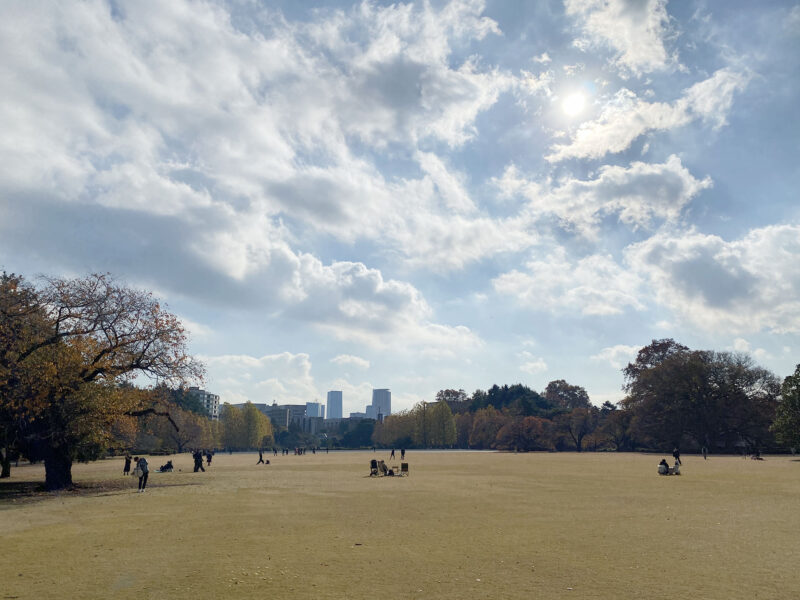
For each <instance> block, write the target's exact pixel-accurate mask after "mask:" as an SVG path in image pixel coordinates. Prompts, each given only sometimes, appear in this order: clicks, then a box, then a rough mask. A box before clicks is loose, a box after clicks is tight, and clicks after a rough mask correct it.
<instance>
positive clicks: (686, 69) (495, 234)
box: [0, 0, 800, 414]
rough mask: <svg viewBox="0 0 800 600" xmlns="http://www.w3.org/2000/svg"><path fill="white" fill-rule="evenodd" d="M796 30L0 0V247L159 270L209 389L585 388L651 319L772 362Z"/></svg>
mask: <svg viewBox="0 0 800 600" xmlns="http://www.w3.org/2000/svg"><path fill="white" fill-rule="evenodd" d="M798 44H800V5H798V4H797V2H796V1H789V0H786V1H782V0H774V1H768V2H759V3H753V2H747V1H744V0H732V1H730V2H724V3H710V2H704V1H699V2H693V3H680V2H676V1H672V2H669V1H667V0H637V1H635V2H634V1H627V0H608V1H605V0H604V1H600V0H563V1H562V0H544V1H542V2H531V3H525V2H507V1H504V0H485V1H484V0H432V1H430V2H422V1H419V2H410V1H409V2H395V3H386V2H377V1H374V2H369V1H364V2H361V1H359V2H352V1H344V0H324V1H323V0H320V1H318V2H308V3H305V2H303V3H298V2H294V1H291V0H276V1H275V2H270V3H266V4H264V3H241V2H232V1H226V0H218V1H217V0H215V1H210V0H209V1H204V0H196V1H192V2H189V1H188V0H173V1H171V2H169V3H161V2H155V1H144V2H136V3H119V2H116V1H111V0H109V1H104V0H89V1H87V2H83V3H80V4H69V5H66V4H63V3H58V2H55V1H43V2H36V3H5V4H3V5H2V6H0V51H1V52H2V53H3V56H4V61H3V65H2V70H3V74H4V77H3V80H4V90H3V94H2V95H1V96H0V126H2V128H3V132H4V135H3V136H2V139H0V269H2V270H6V271H9V272H16V273H20V274H22V275H24V276H25V277H26V278H28V279H30V280H31V281H37V279H36V278H37V277H38V276H39V275H48V276H65V277H72V276H81V275H85V274H87V273H92V272H95V273H111V274H112V275H113V276H114V277H116V278H117V279H118V280H119V281H120V282H123V283H125V284H127V285H130V286H133V287H137V288H142V289H147V290H151V291H152V292H153V294H154V295H155V296H156V297H158V298H159V299H160V300H162V301H163V302H164V303H165V304H166V305H167V306H168V307H169V310H171V311H172V312H174V313H175V314H176V315H177V316H178V317H179V318H180V319H181V320H182V321H183V322H184V323H185V324H186V327H187V329H188V332H189V335H190V339H189V344H188V348H189V351H190V352H191V353H193V354H195V355H196V356H198V357H199V358H200V359H201V360H202V361H203V362H204V363H205V364H206V366H207V377H206V380H205V381H204V382H202V383H200V382H197V384H199V385H200V386H201V387H202V388H203V389H208V390H213V392H214V394H218V395H219V396H220V398H221V400H222V401H223V402H229V403H231V404H236V403H240V402H245V401H248V400H249V401H253V402H256V401H258V400H259V399H268V400H266V401H267V402H270V403H271V402H272V400H273V399H280V401H281V402H286V403H298V404H299V403H305V402H307V401H315V400H316V401H320V402H321V399H322V398H325V397H326V391H327V390H339V391H342V393H343V406H342V412H343V414H348V413H349V412H358V411H361V410H363V409H364V406H365V405H367V404H368V403H369V398H370V397H371V393H372V390H373V389H381V388H386V389H391V390H392V391H393V392H392V404H393V406H392V408H393V410H395V412H398V411H401V410H404V409H408V408H411V407H412V406H413V405H414V404H415V403H417V402H420V401H423V400H424V401H432V400H434V398H435V395H436V392H437V391H439V390H441V389H448V388H453V389H464V390H465V391H466V392H467V393H468V394H471V393H472V392H473V391H475V390H476V389H484V390H485V389H488V388H489V387H491V386H492V385H495V384H497V385H504V384H509V385H511V384H515V383H521V384H524V385H527V386H528V387H530V388H532V389H534V390H536V391H538V392H541V391H542V390H543V389H544V388H545V387H546V385H547V383H548V382H550V381H553V380H560V379H563V380H566V381H568V382H569V383H570V384H573V385H578V386H582V387H584V388H585V389H586V390H587V392H588V393H589V396H590V398H591V401H592V402H593V403H594V404H595V405H600V404H602V403H603V402H604V401H611V402H616V401H618V400H620V399H621V398H622V396H623V392H622V385H623V383H624V380H623V375H622V372H621V369H622V368H623V367H624V366H625V365H626V364H627V362H628V361H630V360H631V359H632V358H633V357H634V356H635V353H636V351H637V350H638V349H639V348H641V347H643V346H645V345H647V344H648V343H649V342H650V341H651V340H652V339H660V338H673V339H675V340H677V341H678V342H680V343H682V344H685V345H687V346H689V347H691V348H694V349H703V350H717V351H731V352H746V353H748V354H749V355H751V356H752V357H753V359H754V361H755V362H756V363H758V364H759V365H762V366H764V367H765V368H767V369H770V370H771V371H773V372H774V373H775V374H776V375H778V376H779V377H781V378H783V377H785V376H787V375H789V374H790V373H792V372H793V371H794V367H795V365H796V364H797V363H798V362H800V304H798V302H797V298H798V297H799V296H800V269H798V268H797V264H800V204H798V202H797V198H796V196H797V193H796V190H797V189H798V187H799V186H800V171H798V169H797V158H796V157H797V156H798V154H800V148H798V141H797V140H799V139H800V121H799V120H798V119H797V118H796V116H795V113H796V99H797V98H798V97H800V53H798V52H797V48H798ZM193 385H194V383H193ZM378 386H381V388H379V387H378Z"/></svg>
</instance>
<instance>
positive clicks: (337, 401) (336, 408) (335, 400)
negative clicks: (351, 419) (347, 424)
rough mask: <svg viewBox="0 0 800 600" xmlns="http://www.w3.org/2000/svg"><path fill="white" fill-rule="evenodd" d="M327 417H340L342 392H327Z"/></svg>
mask: <svg viewBox="0 0 800 600" xmlns="http://www.w3.org/2000/svg"><path fill="white" fill-rule="evenodd" d="M328 418H329V419H341V418H342V392H336V391H333V392H328Z"/></svg>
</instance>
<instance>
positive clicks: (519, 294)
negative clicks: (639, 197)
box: [492, 248, 644, 315]
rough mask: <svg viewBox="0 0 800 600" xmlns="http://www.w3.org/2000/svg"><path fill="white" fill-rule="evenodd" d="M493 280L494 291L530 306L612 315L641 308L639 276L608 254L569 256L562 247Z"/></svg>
mask: <svg viewBox="0 0 800 600" xmlns="http://www.w3.org/2000/svg"><path fill="white" fill-rule="evenodd" d="M526 267H527V270H526V271H524V272H522V271H518V270H513V271H510V272H508V273H504V274H502V275H500V276H498V277H496V278H495V279H493V280H492V285H493V286H494V289H495V291H497V292H498V293H501V294H505V295H508V296H511V297H513V298H514V299H515V300H516V301H517V302H518V303H519V304H520V305H522V306H525V307H527V308H529V309H531V310H545V311H548V312H554V313H567V312H579V313H581V314H583V315H615V314H621V313H622V312H624V311H625V310H626V309H628V308H633V309H636V310H641V309H643V308H644V305H643V304H642V302H641V301H640V300H639V295H640V285H641V282H640V280H639V278H638V277H637V276H636V275H634V274H632V273H630V272H628V271H627V270H626V269H624V268H623V267H621V266H620V265H618V264H617V263H616V262H615V261H614V260H613V259H612V258H611V257H610V256H604V255H593V256H587V257H585V258H581V259H579V260H571V259H570V258H569V257H568V256H567V254H566V251H565V250H564V249H563V248H556V249H555V250H553V251H552V252H551V253H550V254H549V255H547V256H543V257H541V258H539V259H532V260H530V261H528V262H527V263H526Z"/></svg>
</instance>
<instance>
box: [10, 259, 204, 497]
mask: <svg viewBox="0 0 800 600" xmlns="http://www.w3.org/2000/svg"><path fill="white" fill-rule="evenodd" d="M0 306H2V307H3V309H2V318H0V344H2V346H0V419H2V426H1V427H2V430H3V431H4V432H5V434H4V435H5V436H6V437H7V438H8V437H11V438H13V440H14V443H15V444H16V446H17V447H18V448H19V449H20V450H21V451H22V452H24V453H25V455H26V456H28V457H30V458H35V459H41V460H43V461H44V464H45V485H46V487H47V488H48V489H51V490H53V489H61V488H64V487H68V486H71V485H72V464H73V462H74V461H75V460H91V459H95V458H97V457H98V456H100V454H101V452H102V451H103V449H104V448H105V446H106V445H107V444H108V443H109V442H110V441H111V437H112V431H113V426H114V424H115V423H117V422H118V420H119V418H120V417H121V416H124V415H128V416H141V415H145V414H149V413H150V414H152V413H157V412H164V411H163V410H162V409H161V408H160V407H159V406H158V404H157V403H154V400H153V395H151V394H148V393H143V391H142V390H137V389H136V388H134V387H133V386H130V385H123V384H126V383H130V382H132V381H133V380H134V379H135V378H136V377H137V376H144V377H147V378H150V379H152V380H155V381H163V382H166V383H175V384H179V383H181V382H184V381H189V380H197V379H199V378H200V377H201V376H202V366H201V365H200V364H199V363H198V362H197V361H195V360H194V359H193V358H192V357H191V356H190V355H189V354H188V353H187V351H186V333H185V330H184V328H183V326H182V325H181V323H180V322H179V320H178V319H177V317H175V316H174V315H173V314H171V313H169V312H168V311H167V310H165V309H164V308H163V307H162V306H161V304H160V303H159V302H158V301H157V300H156V299H155V298H154V297H153V296H152V294H150V293H148V292H144V291H140V290H135V289H132V288H129V287H125V286H122V285H118V284H117V283H116V282H115V281H114V280H113V278H111V277H110V276H109V275H90V276H87V277H83V278H77V279H62V278H51V279H47V280H45V283H44V285H43V286H42V287H41V288H39V289H35V288H34V287H32V286H30V285H28V284H27V283H26V282H24V280H23V279H22V278H21V277H19V276H14V275H6V274H3V279H2V282H0ZM165 414H166V413H165Z"/></svg>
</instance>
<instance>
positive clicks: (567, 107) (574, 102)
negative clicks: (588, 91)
mask: <svg viewBox="0 0 800 600" xmlns="http://www.w3.org/2000/svg"><path fill="white" fill-rule="evenodd" d="M584 108H586V96H584V95H583V94H582V93H580V92H575V93H574V94H570V95H569V96H567V97H566V98H564V102H562V103H561V110H563V111H564V114H565V115H567V116H568V117H574V116H575V115H579V114H580V113H582V112H583V109H584Z"/></svg>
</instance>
